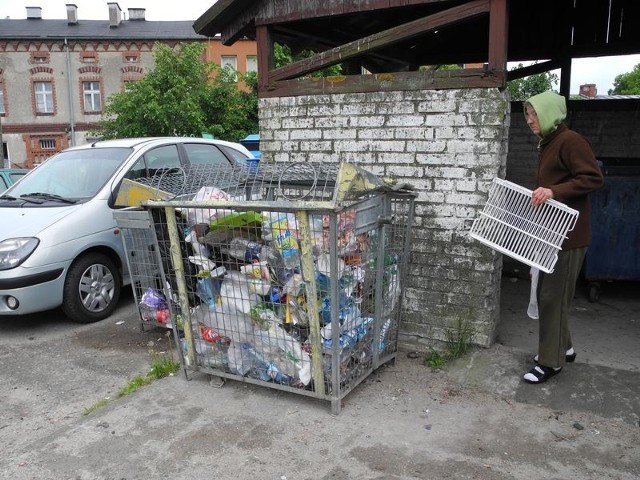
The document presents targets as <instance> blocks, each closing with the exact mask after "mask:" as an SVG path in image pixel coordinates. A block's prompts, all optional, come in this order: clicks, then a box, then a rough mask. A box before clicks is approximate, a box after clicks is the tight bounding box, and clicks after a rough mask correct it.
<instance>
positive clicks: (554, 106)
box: [524, 91, 567, 137]
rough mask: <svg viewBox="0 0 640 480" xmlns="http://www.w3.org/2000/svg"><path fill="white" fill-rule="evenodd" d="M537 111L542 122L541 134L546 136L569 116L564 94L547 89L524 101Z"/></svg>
mask: <svg viewBox="0 0 640 480" xmlns="http://www.w3.org/2000/svg"><path fill="white" fill-rule="evenodd" d="M527 104H529V105H531V106H532V107H533V109H534V110H535V111H536V115H537V116H538V122H539V124H540V135H541V136H542V137H546V136H547V135H549V134H550V133H552V132H554V131H555V130H556V128H557V127H558V125H560V123H562V121H563V120H564V119H565V118H566V116H567V102H566V101H565V98H564V97H563V96H562V95H558V94H557V93H555V92H551V91H547V92H543V93H539V94H538V95H534V96H533V97H530V98H529V99H528V100H526V101H525V102H524V105H525V108H526V106H527Z"/></svg>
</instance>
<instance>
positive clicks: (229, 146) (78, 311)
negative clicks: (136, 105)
mask: <svg viewBox="0 0 640 480" xmlns="http://www.w3.org/2000/svg"><path fill="white" fill-rule="evenodd" d="M247 158H252V155H251V153H249V151H248V150H247V149H246V148H245V147H244V146H242V145H240V144H239V143H232V142H225V141H222V140H210V139H202V138H138V139H123V140H108V141H97V142H95V143H92V144H87V145H83V146H79V147H72V148H69V149H67V150H64V151H62V152H60V153H58V154H57V155H55V156H53V157H51V158H49V159H48V160H46V161H45V162H43V163H42V164H41V165H39V166H38V168H37V169H35V170H33V171H32V172H31V173H30V174H29V175H27V176H25V177H24V178H23V179H22V180H21V181H20V182H18V183H17V184H15V185H13V186H12V187H10V188H9V189H8V190H7V191H6V192H4V193H3V194H1V195H0V218H2V222H0V315H23V314H29V313H35V312H41V311H45V310H49V309H53V308H57V307H60V306H62V310H63V312H64V313H65V314H66V315H67V316H68V317H69V318H70V319H71V320H73V321H76V322H80V323H89V322H94V321H98V320H102V319H104V318H106V317H108V316H109V315H110V314H111V313H112V312H113V310H114V308H115V307H116V304H117V302H118V299H119V296H120V290H121V287H122V285H128V284H129V283H130V282H131V280H130V277H129V274H128V271H127V263H126V256H125V252H124V248H123V242H122V239H121V233H120V229H118V228H117V226H116V222H115V220H114V218H113V212H114V209H116V208H119V206H117V205H116V204H115V200H116V198H117V196H118V191H119V189H120V187H121V184H122V180H123V179H124V178H129V179H134V180H135V179H140V178H141V177H150V176H151V175H153V173H154V172H155V171H156V170H158V169H164V170H165V171H166V170H167V169H176V168H181V169H182V171H184V170H185V169H188V168H190V167H193V166H194V165H200V164H207V165H209V164H210V165H220V166H222V165H225V166H229V165H230V166H233V165H237V164H242V165H244V164H245V162H246V159H247Z"/></svg>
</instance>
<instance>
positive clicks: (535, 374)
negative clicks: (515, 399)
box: [523, 365, 562, 383]
mask: <svg viewBox="0 0 640 480" xmlns="http://www.w3.org/2000/svg"><path fill="white" fill-rule="evenodd" d="M561 370H562V367H560V368H551V367H545V366H544V365H536V366H535V367H533V368H532V369H531V370H529V372H528V373H525V374H524V377H523V378H524V381H525V382H527V383H543V382H546V381H547V380H549V379H550V378H551V377H553V376H554V375H556V374H558V373H560V371H561Z"/></svg>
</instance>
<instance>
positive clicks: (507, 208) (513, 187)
mask: <svg viewBox="0 0 640 480" xmlns="http://www.w3.org/2000/svg"><path fill="white" fill-rule="evenodd" d="M532 193H533V192H532V191H531V190H529V189H527V188H524V187H522V186H520V185H517V184H515V183H511V182H509V181H507V180H502V179H500V178H495V179H494V180H493V183H492V185H491V189H490V190H489V197H488V199H487V203H486V205H485V207H484V209H483V211H482V212H480V216H479V217H478V218H477V219H475V220H474V222H473V225H472V227H471V231H470V232H469V236H470V237H472V238H475V239H476V240H478V241H480V242H481V243H484V244H485V245H488V246H489V247H491V248H493V249H495V250H497V251H499V252H501V253H504V254H505V255H508V256H510V257H512V258H514V259H516V260H519V261H521V262H523V263H525V264H527V265H529V266H531V267H535V268H538V269H540V270H542V271H543V272H546V273H551V272H553V267H554V266H555V264H556V261H557V260H558V251H560V249H561V246H562V242H563V241H564V240H565V238H566V235H567V232H569V231H571V230H572V229H573V227H574V226H575V223H576V220H577V219H578V211H577V210H574V209H572V208H569V207H567V206H566V205H564V204H562V203H560V202H557V201H555V200H547V201H546V202H545V203H543V204H542V205H539V206H537V207H534V206H532V204H531V195H532Z"/></svg>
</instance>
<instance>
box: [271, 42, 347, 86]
mask: <svg viewBox="0 0 640 480" xmlns="http://www.w3.org/2000/svg"><path fill="white" fill-rule="evenodd" d="M315 54H316V52H314V51H313V50H308V49H306V50H301V51H300V52H298V54H296V55H293V54H292V53H291V48H290V47H289V46H288V45H281V44H279V43H277V42H276V43H274V44H273V59H274V63H275V67H276V68H280V67H284V66H285V65H288V64H290V63H293V62H297V61H299V60H304V59H305V58H309V57H311V56H313V55H315ZM341 73H342V66H341V65H340V64H338V65H331V66H330V67H327V68H324V69H322V70H318V71H317V72H311V73H309V74H307V75H305V76H304V77H331V76H335V75H340V74H341ZM304 77H303V78H304Z"/></svg>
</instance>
